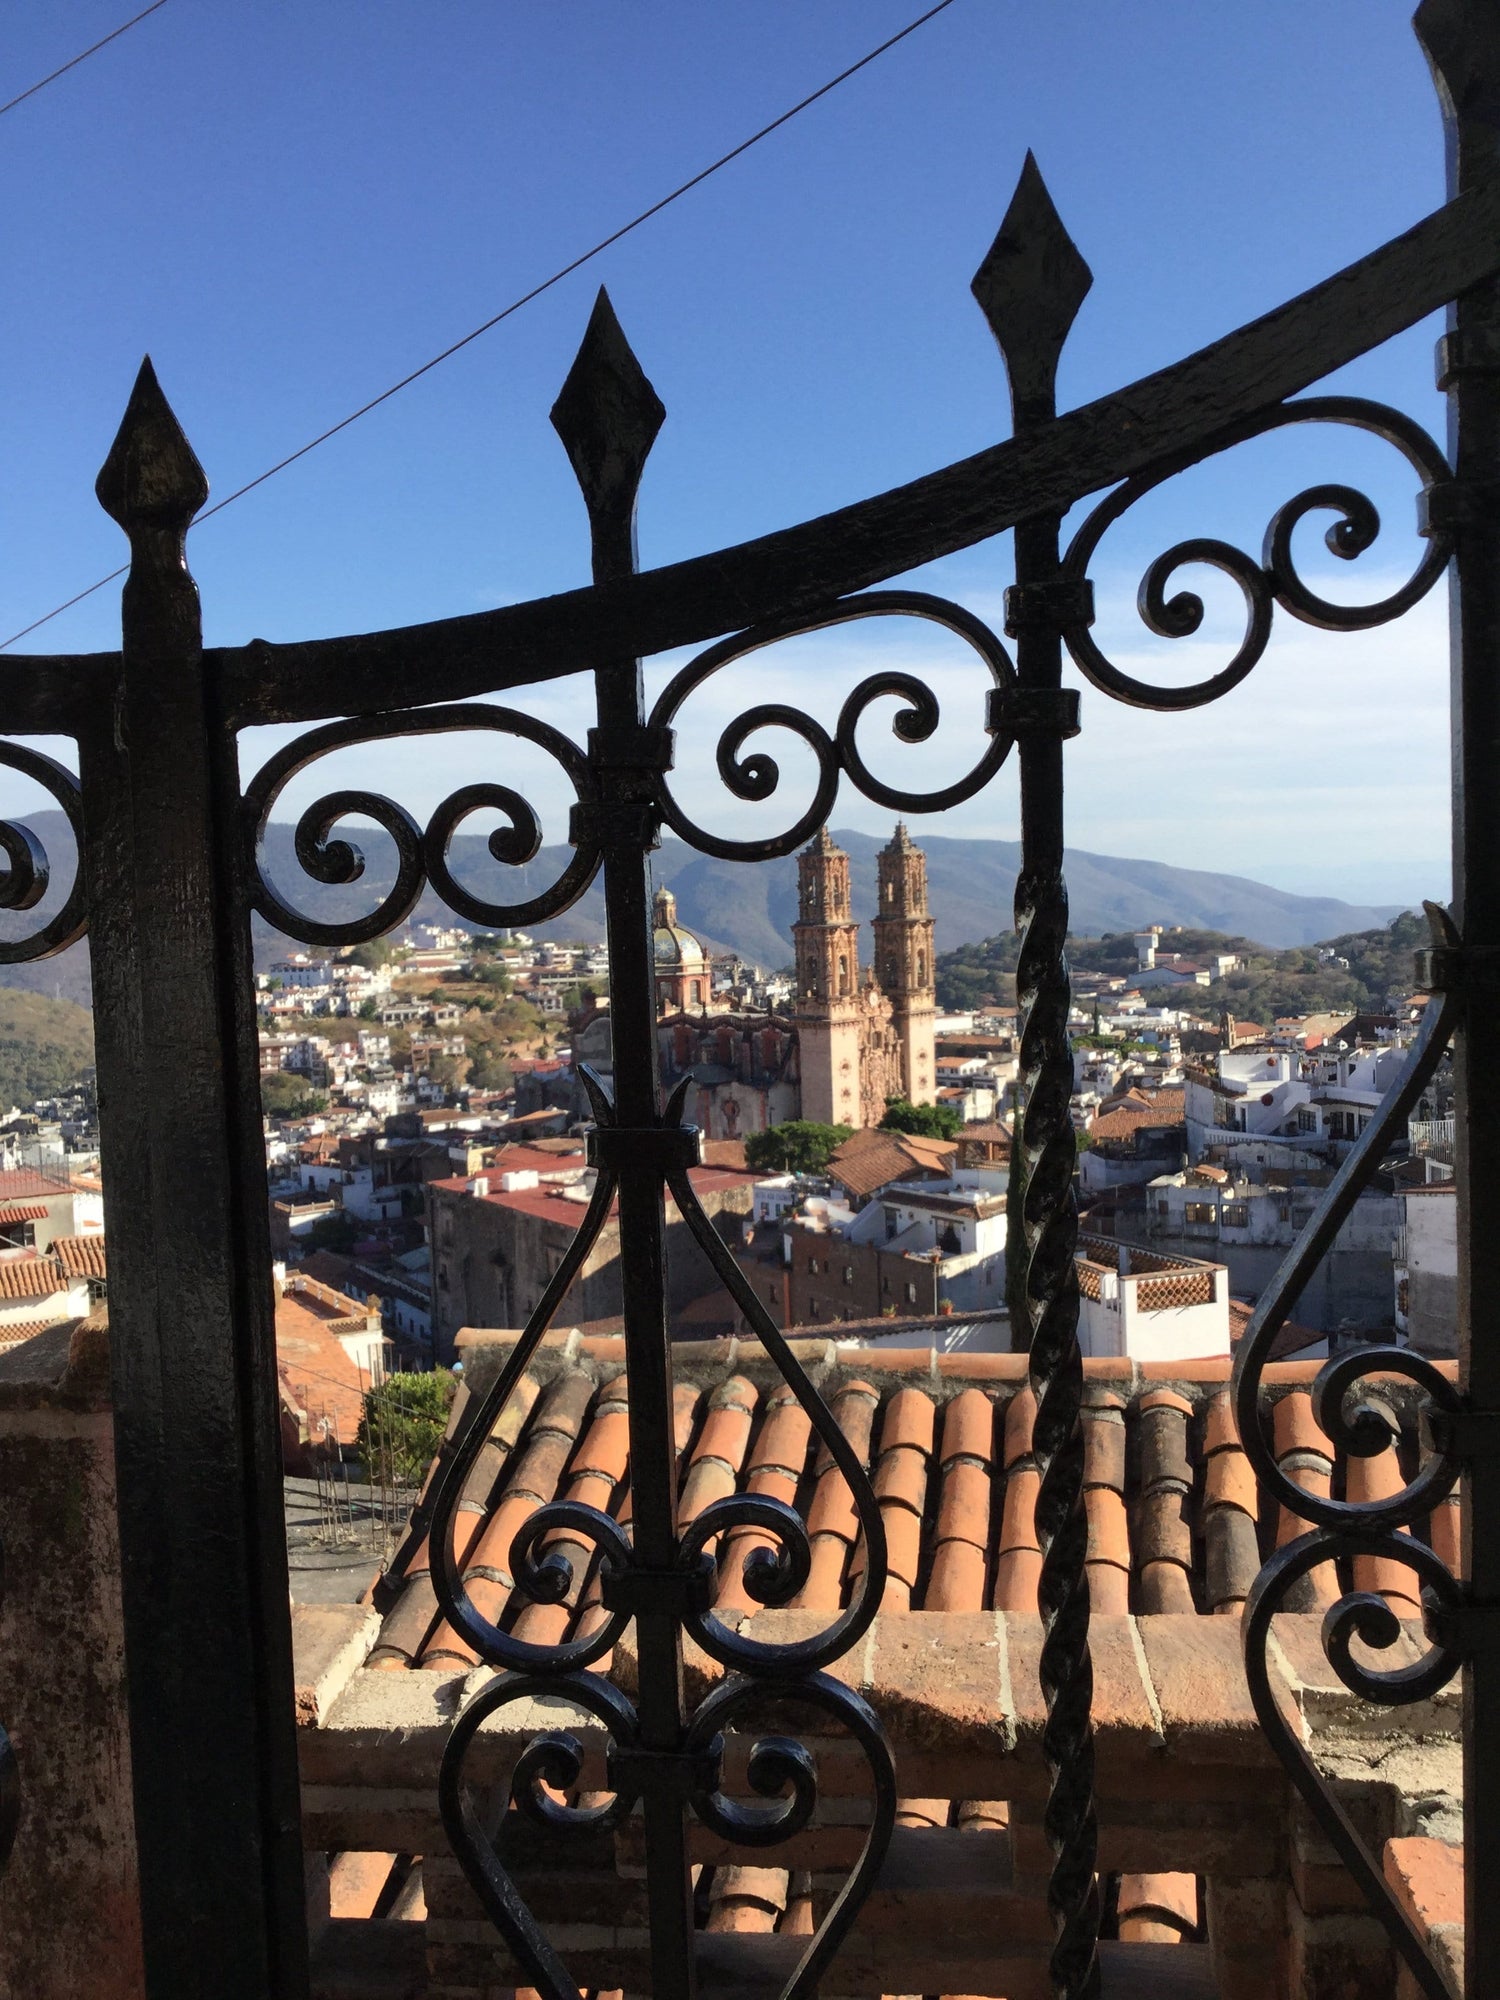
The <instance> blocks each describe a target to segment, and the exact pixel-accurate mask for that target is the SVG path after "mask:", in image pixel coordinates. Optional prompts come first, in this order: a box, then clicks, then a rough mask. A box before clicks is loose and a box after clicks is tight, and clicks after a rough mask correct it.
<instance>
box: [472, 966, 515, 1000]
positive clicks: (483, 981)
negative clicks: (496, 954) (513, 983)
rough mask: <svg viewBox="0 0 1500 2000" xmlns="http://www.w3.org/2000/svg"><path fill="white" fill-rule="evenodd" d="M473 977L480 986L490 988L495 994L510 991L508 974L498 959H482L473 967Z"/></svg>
mask: <svg viewBox="0 0 1500 2000" xmlns="http://www.w3.org/2000/svg"><path fill="white" fill-rule="evenodd" d="M474 977H475V979H476V980H477V981H478V982H479V984H480V985H481V986H488V987H491V988H492V989H493V990H494V991H495V992H496V993H500V994H505V993H509V991H510V974H509V973H508V972H507V971H506V969H505V967H504V966H503V965H502V964H501V963H500V962H499V960H498V959H494V958H486V959H482V960H481V961H480V962H479V963H478V964H477V965H476V966H475V967H474Z"/></svg>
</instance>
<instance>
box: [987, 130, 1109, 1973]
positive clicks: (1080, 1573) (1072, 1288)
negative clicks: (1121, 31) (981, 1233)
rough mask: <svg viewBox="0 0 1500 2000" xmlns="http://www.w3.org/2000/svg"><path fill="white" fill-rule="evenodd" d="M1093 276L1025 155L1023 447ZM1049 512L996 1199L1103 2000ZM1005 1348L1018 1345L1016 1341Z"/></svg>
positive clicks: (1030, 692) (1033, 661)
mask: <svg viewBox="0 0 1500 2000" xmlns="http://www.w3.org/2000/svg"><path fill="white" fill-rule="evenodd" d="M1091 282H1092V280H1091V276H1090V272H1089V268H1088V266H1087V264H1086V263H1085V262H1084V260H1083V258H1082V257H1081V256H1080V255H1079V253H1078V251H1077V249H1076V247H1075V246H1074V244H1073V242H1072V240H1071V238H1070V237H1069V236H1068V233H1067V231H1066V230H1065V229H1064V227H1063V224H1062V221H1061V218H1060V217H1059V216H1058V213H1057V210H1056V209H1055V208H1054V206H1053V204H1052V199H1051V196H1050V195H1049V194H1048V192H1047V189H1046V186H1045V184H1044V182H1043V180H1042V177H1041V174H1040V172H1039V171H1038V169H1037V165H1036V162H1035V160H1034V159H1033V158H1032V157H1031V155H1030V154H1028V155H1027V157H1026V163H1025V166H1024V167H1023V169H1022V172H1021V177H1020V180H1019V182H1018V184H1017V187H1016V192H1015V194H1014V196H1013V197H1012V199H1011V203H1010V207H1009V208H1008V209H1007V211H1006V215H1005V219H1004V221H1003V222H1002V223H1001V225H1000V230H999V233H998V235H997V236H996V238H995V241H994V243H993V245H992V246H991V248H990V251H989V254H988V255H987V256H986V258H985V260H984V262H983V263H982V264H981V265H980V268H979V271H978V273H977V274H976V276H975V279H974V294H975V297H976V298H977V299H978V301H979V304H980V307H981V309H982V310H983V312H984V314H985V317H986V318H987V319H988V321H989V323H990V327H991V330H992V331H993V333H994V335H995V338H996V340H997V341H998V343H999V345H1000V350H1001V353H1002V354H1003V356H1004V358H1005V365H1006V371H1007V374H1008V376H1009V379H1010V393H1011V409H1012V413H1013V418H1014V429H1015V433H1016V435H1017V436H1018V437H1021V436H1024V435H1026V434H1027V433H1028V432H1031V431H1035V430H1036V429H1038V428H1039V427H1041V426H1043V425H1045V424H1048V423H1050V422H1051V421H1052V420H1053V418H1054V417H1055V416H1056V414H1057V364H1058V360H1059V358H1060V356H1061V353H1062V348H1063V343H1064V341H1065V340H1066V339H1067V336H1068V331H1069V329H1070V328H1071V326H1072V324H1073V319H1074V316H1075V314H1076V313H1077V311H1078V308H1079V306H1080V305H1081V304H1082V302H1083V299H1084V297H1085V295H1086V294H1087V292H1088V288H1089V285H1090V283H1091ZM1061 525H1062V516H1061V514H1060V513H1056V512H1052V513H1045V514H1037V515H1033V516H1031V517H1029V518H1028V519H1026V520H1023V521H1021V522H1019V523H1018V524H1017V526H1016V530H1015V575H1016V582H1015V586H1014V588H1012V589H1011V590H1008V591H1007V592H1006V631H1007V632H1008V633H1009V634H1010V636H1011V637H1012V638H1013V639H1014V640H1015V641H1016V674H1017V679H1018V682H1019V690H1018V701H1017V723H1018V728H1019V731H1020V733H1019V738H1018V745H1017V749H1018V755H1019V760H1020V767H1021V869H1020V873H1019V875H1018V876H1017V878H1016V900H1015V920H1016V927H1017V929H1018V930H1019V931H1020V932H1021V934H1022V935H1021V952H1020V962H1019V965H1018V968H1017V973H1016V998H1017V1002H1018V1004H1019V1006H1020V1007H1021V1009H1022V1012H1023V1021H1022V1029H1021V1052H1020V1064H1019V1072H1018V1078H1017V1093H1016V1096H1017V1111H1016V1126H1015V1135H1014V1139H1013V1143H1012V1148H1011V1153H1012V1161H1013V1163H1014V1162H1016V1161H1017V1160H1019V1164H1020V1168H1021V1174H1020V1191H1019V1196H1018V1195H1017V1191H1016V1189H1015V1187H1014V1185H1013V1186H1012V1189H1011V1192H1010V1194H1009V1195H1008V1197H1007V1246H1008V1252H1009V1255H1011V1256H1012V1257H1015V1258H1016V1259H1017V1260H1018V1262H1019V1263H1020V1264H1021V1265H1022V1266H1023V1268H1024V1278H1023V1277H1022V1276H1021V1275H1020V1274H1019V1273H1017V1274H1016V1275H1015V1276H1014V1278H1012V1276H1011V1274H1010V1273H1008V1274H1007V1290H1008V1293H1009V1295H1010V1298H1011V1300H1012V1303H1013V1308H1014V1306H1016V1305H1019V1306H1020V1308H1021V1310H1022V1313H1023V1324H1022V1326H1021V1328H1020V1329H1019V1332H1020V1334H1021V1337H1022V1338H1024V1340H1025V1341H1026V1343H1027V1347H1028V1351H1029V1353H1030V1356H1031V1369H1030V1376H1031V1388H1032V1392H1033V1394H1034V1395H1035V1397H1036V1401H1037V1413H1036V1420H1035V1424H1034V1428H1033V1437H1034V1439H1035V1445H1036V1454H1037V1460H1038V1463H1039V1465H1040V1467H1041V1485H1040V1489H1039V1491H1038V1494H1037V1501H1036V1530H1037V1541H1038V1544H1039V1545H1040V1548H1041V1551H1042V1573H1041V1579H1040V1582H1039V1585H1038V1592H1037V1595H1038V1602H1039V1606H1040V1609H1041V1613H1042V1622H1043V1627H1044V1634H1045V1636H1044V1638H1043V1641H1042V1654H1041V1666H1040V1673H1041V1682H1042V1693H1043V1697H1044V1699H1045V1701H1046V1704H1047V1721H1046V1726H1045V1728H1044V1730H1043V1732H1042V1750H1043V1754H1044V1756H1045V1758H1046V1763H1047V1772H1048V1780H1049V1791H1048V1797H1047V1807H1046V1814H1045V1825H1046V1830H1047V1838H1048V1843H1049V1845H1050V1847H1051V1849H1052V1856H1053V1862H1052V1874H1051V1878H1050V1880H1049V1883H1048V1888H1047V1901H1048V1905H1049V1908H1050V1910H1051V1913H1052V1922H1053V1929H1054V1935H1055V1939H1056V1942H1055V1943H1054V1946H1053V1950H1052V1959H1051V1974H1052V1985H1053V1990H1054V1991H1055V1992H1056V1993H1057V1994H1058V1996H1059V2000H1087V1996H1093V1995H1096V1994H1097V1993H1098V1992H1099V1957H1098V1938H1099V1889H1098V1878H1097V1875H1096V1873H1095V1869H1096V1863H1097V1858H1098V1829H1097V1817H1096V1812H1095V1806H1094V1731H1093V1718H1092V1710H1093V1696H1094V1671H1093V1661H1092V1659H1091V1657H1090V1653H1089V1587H1088V1569H1087V1566H1086V1562H1085V1558H1086V1556H1087V1553H1088V1528H1087V1520H1086V1517H1085V1514H1084V1506H1083V1426H1082V1404H1083V1361H1082V1358H1081V1355H1080V1352H1079V1346H1078V1273H1077V1268H1076V1266H1075V1264H1074V1261H1073V1256H1074V1251H1075V1249H1076V1247H1077V1241H1078V1220H1077V1212H1076V1203H1075V1199H1074V1193H1073V1174H1074V1169H1075V1166H1076V1163H1077V1142H1076V1140H1075V1138H1074V1134H1073V1121H1072V1115H1071V1110H1070V1100H1071V1098H1072V1093H1073V1055H1072V1049H1071V1047H1070V1044H1069V1040H1068V1014H1069V1010H1070V1007H1071V1004H1072V994H1071V988H1070V985H1069V980H1068V961H1067V952H1066V946H1067V934H1068V892H1067V888H1066V885H1065V883H1064V879H1063V747H1062V746H1063V740H1064V737H1065V736H1067V735H1071V734H1073V733H1074V731H1075V729H1076V723H1075V722H1074V721H1073V720H1072V717H1071V710H1070V706H1069V704H1068V703H1067V702H1066V701H1065V699H1064V696H1063V691H1062V653H1063V648H1062V627H1063V625H1064V623H1066V622H1070V620H1071V619H1072V618H1073V617H1075V616H1076V615H1077V609H1078V607H1077V606H1076V605H1071V604H1069V603H1068V602H1066V594H1067V592H1068V591H1069V590H1073V591H1075V592H1076V591H1077V588H1078V587H1077V586H1070V585H1065V584H1064V583H1063V582H1062V581H1061V580H1060V578H1059V569H1060V559H1059V549H1058V542H1059V531H1060V529H1061ZM1013 1338H1014V1334H1013Z"/></svg>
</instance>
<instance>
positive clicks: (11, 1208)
mask: <svg viewBox="0 0 1500 2000" xmlns="http://www.w3.org/2000/svg"><path fill="white" fill-rule="evenodd" d="M50 1212H51V1211H50V1210H49V1209H48V1207H47V1204H46V1203H45V1202H44V1201H7V1202H0V1227H3V1226H4V1225H5V1224H6V1223H9V1222H45V1221H46V1220H47V1217H48V1215H49V1214H50Z"/></svg>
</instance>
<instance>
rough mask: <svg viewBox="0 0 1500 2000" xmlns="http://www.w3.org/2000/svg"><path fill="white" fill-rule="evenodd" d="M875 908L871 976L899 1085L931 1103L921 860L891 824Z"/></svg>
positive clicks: (928, 943) (930, 991)
mask: <svg viewBox="0 0 1500 2000" xmlns="http://www.w3.org/2000/svg"><path fill="white" fill-rule="evenodd" d="M879 870H880V908H879V912H878V914H877V915H876V918H875V922H874V926H873V929H874V932H875V976H876V978H877V979H878V980H879V981H880V987H881V991H882V992H883V993H884V994H885V996H886V998H887V999H888V1000H889V1001H890V1003H891V1019H892V1025H893V1026H894V1028H895V1030H896V1033H897V1035H898V1037H899V1038H900V1043H901V1063H902V1082H903V1087H904V1089H905V1091H906V1095H907V1097H908V1098H909V1099H910V1100H911V1102H912V1103H913V1104H933V1103H936V1101H937V1095H936V1092H937V1060H936V1055H935V1052H934V1029H935V1026H936V1021H937V995H936V991H935V988H934V981H935V978H936V974H935V973H934V971H933V963H932V918H931V916H929V914H928V910H927V856H926V855H925V854H924V853H923V852H922V850H921V848H920V847H914V846H913V845H912V840H911V835H910V834H909V833H908V832H907V830H906V826H905V823H904V822H903V823H900V824H898V825H897V828H896V831H895V833H894V834H893V835H892V837H891V841H890V845H889V846H887V847H883V848H882V849H881V851H880V858H879Z"/></svg>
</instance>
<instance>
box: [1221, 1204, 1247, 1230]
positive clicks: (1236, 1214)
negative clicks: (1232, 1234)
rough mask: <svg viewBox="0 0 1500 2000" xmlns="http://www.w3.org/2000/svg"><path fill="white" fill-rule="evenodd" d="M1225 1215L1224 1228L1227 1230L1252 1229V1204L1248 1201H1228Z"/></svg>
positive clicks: (1225, 1205) (1225, 1206)
mask: <svg viewBox="0 0 1500 2000" xmlns="http://www.w3.org/2000/svg"><path fill="white" fill-rule="evenodd" d="M1223 1215H1224V1227H1225V1228H1226V1229H1248V1228H1249V1227H1250V1204H1249V1202H1247V1201H1226V1202H1225V1204H1224V1211H1223Z"/></svg>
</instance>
